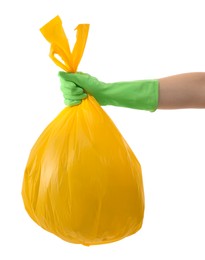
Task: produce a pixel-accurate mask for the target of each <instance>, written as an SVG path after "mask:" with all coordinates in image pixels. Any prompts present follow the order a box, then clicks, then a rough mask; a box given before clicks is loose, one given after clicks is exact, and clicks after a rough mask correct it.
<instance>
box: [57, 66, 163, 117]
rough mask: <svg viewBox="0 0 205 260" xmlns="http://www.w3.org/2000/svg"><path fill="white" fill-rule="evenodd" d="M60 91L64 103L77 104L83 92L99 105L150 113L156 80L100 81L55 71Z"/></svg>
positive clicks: (77, 74)
mask: <svg viewBox="0 0 205 260" xmlns="http://www.w3.org/2000/svg"><path fill="white" fill-rule="evenodd" d="M58 75H59V77H60V81H61V90H62V92H63V95H64V98H65V101H64V102H65V104H66V105H67V106H73V105H78V104H80V103H81V101H82V99H84V98H86V97H87V94H90V95H92V96H93V97H94V98H95V99H96V100H97V101H98V103H99V104H100V105H102V106H106V105H113V106H120V107H128V108H135V109H141V110H148V111H151V112H154V111H155V110H156V109H157V106H158V88H159V82H158V80H157V79H151V80H136V81H130V82H129V81H128V82H115V83H104V82H101V81H99V80H98V79H96V78H94V77H92V76H90V75H89V74H85V73H82V72H76V73H68V72H63V71H60V72H59V74H58Z"/></svg>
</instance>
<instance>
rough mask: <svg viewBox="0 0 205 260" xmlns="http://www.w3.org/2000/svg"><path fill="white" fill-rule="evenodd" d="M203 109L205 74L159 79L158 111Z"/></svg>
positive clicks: (204, 101) (179, 75)
mask: <svg viewBox="0 0 205 260" xmlns="http://www.w3.org/2000/svg"><path fill="white" fill-rule="evenodd" d="M180 108H205V72H192V73H184V74H178V75H173V76H169V77H165V78H161V79H159V104H158V109H180Z"/></svg>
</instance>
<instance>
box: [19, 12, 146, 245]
mask: <svg viewBox="0 0 205 260" xmlns="http://www.w3.org/2000/svg"><path fill="white" fill-rule="evenodd" d="M88 28H89V25H86V24H83V25H79V26H78V27H77V40H76V44H75V46H74V48H73V51H72V52H71V51H70V47H69V43H68V40H67V38H66V36H65V33H64V30H63V27H62V22H61V19H60V17H59V16H57V17H55V18H54V19H53V20H51V21H50V22H49V23H47V24H46V25H45V26H44V27H42V28H41V32H42V33H43V35H44V36H45V38H46V39H47V40H48V41H49V42H50V43H51V51H50V57H51V58H52V59H53V60H54V62H55V63H56V64H57V65H58V66H60V67H61V68H62V69H64V70H66V71H68V72H69V71H72V72H75V71H76V70H77V66H78V64H79V61H80V59H81V57H82V54H83V50H84V47H85V43H86V39H87V35H88ZM56 54H57V55H59V56H60V57H61V59H62V60H61V61H60V60H58V59H57V58H56V57H55V55H56ZM22 197H23V201H24V205H25V209H26V211H27V212H28V214H29V215H30V217H31V218H32V219H33V220H34V221H35V222H36V223H37V224H38V225H39V226H41V227H42V228H43V229H45V230H47V231H49V232H51V233H53V234H55V235H56V236H58V237H60V238H62V239H63V240H65V241H68V242H71V243H77V244H83V245H86V246H89V245H97V244H103V243H110V242H114V241H117V240H120V239H122V238H124V237H127V236H130V235H132V234H134V233H135V232H137V231H138V230H139V229H140V228H141V226H142V222H143V215H144V191H143V180H142V173H141V166H140V163H139V162H138V160H137V158H136V157H135V155H134V153H133V152H132V150H131V149H130V147H129V145H128V144H127V142H126V141H125V139H124V138H123V136H122V135H121V134H120V132H119V130H118V129H117V127H116V126H115V125H114V123H113V122H112V120H111V119H110V118H109V116H108V115H107V114H106V113H105V111H104V110H103V109H102V108H101V106H100V105H99V104H98V103H97V101H96V100H95V99H94V97H92V96H90V95H88V98H86V99H85V100H83V101H82V103H81V104H80V105H77V106H73V107H65V108H64V109H63V110H62V111H61V112H60V114H59V115H58V116H57V117H56V118H55V119H54V120H53V121H52V122H51V123H50V124H49V125H48V126H47V127H46V129H45V130H44V131H43V133H42V134H41V135H40V137H39V138H38V140H37V141H36V143H35V144H34V146H33V148H32V150H31V152H30V155H29V158H28V162H27V165H26V168H25V173H24V179H23V186H22Z"/></svg>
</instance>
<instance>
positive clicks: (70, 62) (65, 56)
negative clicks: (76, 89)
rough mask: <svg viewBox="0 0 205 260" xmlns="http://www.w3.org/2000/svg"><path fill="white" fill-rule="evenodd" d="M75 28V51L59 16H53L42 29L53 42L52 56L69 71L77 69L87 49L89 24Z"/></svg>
mask: <svg viewBox="0 0 205 260" xmlns="http://www.w3.org/2000/svg"><path fill="white" fill-rule="evenodd" d="M75 30H77V34H76V42H75V45H74V48H73V51H72V52H71V51H70V46H69V42H68V39H67V37H66V35H65V32H64V30H63V26H62V21H61V19H60V17H59V16H56V17H55V18H53V19H52V20H51V21H50V22H48V23H47V24H45V25H44V26H43V27H42V28H41V29H40V31H41V33H42V34H43V36H44V37H45V38H46V40H47V41H48V42H49V43H50V44H51V47H50V53H49V56H50V58H51V59H52V60H53V61H54V62H55V64H56V65H57V66H59V67H60V68H62V69H63V70H65V71H67V72H76V71H77V68H78V65H79V63H80V60H81V58H82V55H83V52H84V49H85V45H86V41H87V36H88V31H89V24H79V25H78V26H77V27H76V29H75ZM56 54H57V55H59V56H60V58H61V59H62V61H63V62H64V63H62V62H61V61H60V60H59V59H57V58H56V57H55V55H56Z"/></svg>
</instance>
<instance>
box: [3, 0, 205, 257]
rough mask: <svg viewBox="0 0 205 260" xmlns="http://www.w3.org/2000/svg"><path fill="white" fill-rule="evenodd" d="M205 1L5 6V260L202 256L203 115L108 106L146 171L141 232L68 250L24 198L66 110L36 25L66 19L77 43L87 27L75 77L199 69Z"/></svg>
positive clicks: (204, 59) (204, 51)
mask: <svg viewBox="0 0 205 260" xmlns="http://www.w3.org/2000/svg"><path fill="white" fill-rule="evenodd" d="M203 2H204V1H199V0H186V1H185V0H181V1H180V0H177V1H176V0H175V1H174V0H172V1H166V0H155V1H152V0H143V1H137V0H135V1H134V0H133V1H132V0H126V1H121V0H116V1H115V0H103V1H94V0H93V1H91V0H87V1H84V0H73V1H68V0H67V1H66V0H58V1H57V0H56V1H54V0H35V1H26V0H18V1H14V0H13V1H9V0H7V1H1V2H0V26H1V31H0V33H1V34H0V37H1V38H0V51H1V56H0V64H1V66H0V68H1V73H0V88H1V92H0V106H1V107H0V115H1V123H0V126H1V128H0V129H1V130H0V131H1V134H0V160H1V164H0V176H1V179H0V239H1V244H0V259H22V260H24V259H30V260H33V259H35V260H36V259H50V260H52V259H84V260H88V259H89V260H92V259H99V260H101V259H140V260H144V259H158V260H161V259H166V260H169V259H175V260H178V259H197V260H200V259H205V221H204V219H205V178H204V176H205V163H204V162H205V149H204V147H205V136H204V135H205V120H204V119H205V110H203V109H185V110H157V111H156V112H155V113H151V112H146V111H137V110H132V109H126V108H116V107H106V108H105V110H106V112H107V113H108V114H109V115H110V117H111V118H112V119H113V121H114V122H115V123H116V125H117V127H118V128H119V130H120V132H121V133H122V134H123V136H124V137H125V139H126V140H127V142H128V143H129V145H130V146H131V148H132V149H133V151H134V152H135V154H136V156H137V158H138V159H139V161H140V163H141V165H142V170H143V178H144V189H145V196H146V210H145V218H144V224H143V227H142V229H141V230H140V231H139V232H137V233H136V234H135V235H132V236H130V237H128V238H125V239H123V240H121V241H118V242H115V243H111V244H106V245H100V246H90V247H85V246H82V245H75V244H70V243H66V242H64V241H63V240H61V239H59V238H58V237H56V236H54V235H52V234H50V233H48V232H46V231H44V230H43V229H41V228H40V227H39V226H37V225H36V224H35V223H34V222H33V221H32V220H31V219H30V217H29V216H28V215H27V213H26V211H25V210H24V206H23V202H22V198H21V185H22V179H23V174H24V168H25V165H26V162H27V158H28V155H29V152H30V149H31V147H32V145H33V144H34V142H35V141H36V139H37V137H38V136H39V135H40V133H41V132H42V131H43V129H44V128H45V127H46V126H47V124H48V123H49V122H50V121H51V120H52V119H53V118H54V117H55V116H56V115H57V114H58V113H59V112H60V111H61V110H62V109H63V107H64V104H63V98H62V94H61V92H60V89H59V88H60V84H59V79H58V77H57V73H58V70H59V69H58V68H57V67H56V66H55V64H53V63H52V61H51V60H50V59H49V57H48V53H49V44H48V42H46V40H45V39H44V38H43V36H42V35H41V33H40V31H39V28H40V27H42V26H43V25H44V24H45V23H47V22H48V21H49V20H51V19H52V18H54V17H55V16H56V15H60V17H61V19H62V21H63V26H64V29H65V31H66V33H67V35H68V38H69V39H70V41H71V42H72V44H73V43H74V40H75V33H74V31H73V30H74V28H75V27H76V26H77V25H78V24H79V23H90V32H89V36H88V41H87V45H86V49H85V53H84V56H83V58H82V61H81V63H80V66H79V70H80V71H84V72H88V73H89V74H92V75H94V76H96V77H97V78H99V79H100V80H103V81H106V82H111V81H121V80H127V81H129V80H137V79H151V78H160V77H165V76H170V75H174V74H180V73H186V72H202V71H205V29H204V28H205V27H204V25H205V15H204V6H203Z"/></svg>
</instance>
